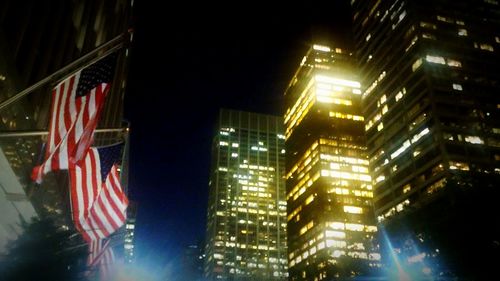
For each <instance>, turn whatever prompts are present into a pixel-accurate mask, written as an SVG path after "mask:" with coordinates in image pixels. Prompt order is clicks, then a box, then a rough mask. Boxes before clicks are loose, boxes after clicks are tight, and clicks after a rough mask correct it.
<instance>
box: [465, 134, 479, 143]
mask: <svg viewBox="0 0 500 281" xmlns="http://www.w3.org/2000/svg"><path fill="white" fill-rule="evenodd" d="M465 141H466V142H468V143H473V144H484V140H483V139H482V138H480V137H478V136H466V137H465Z"/></svg>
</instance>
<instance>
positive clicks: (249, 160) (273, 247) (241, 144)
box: [204, 109, 287, 281]
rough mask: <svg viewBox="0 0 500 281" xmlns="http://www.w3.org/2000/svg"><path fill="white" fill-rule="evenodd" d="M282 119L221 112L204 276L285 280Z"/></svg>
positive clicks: (212, 173) (209, 208) (255, 114)
mask: <svg viewBox="0 0 500 281" xmlns="http://www.w3.org/2000/svg"><path fill="white" fill-rule="evenodd" d="M284 138H285V137H284V135H283V121H282V118H279V117H275V116H270V115H263V114H257V113H249V112H240V111H233V110H225V109H223V110H221V111H220V113H219V120H218V124H217V127H216V135H215V137H214V141H213V146H212V168H211V173H210V182H209V189H210V190H209V200H208V217H207V237H206V246H205V255H206V256H205V269H204V274H205V277H206V278H207V279H208V280H249V281H250V280H257V281H259V280H262V281H264V280H286V279H287V262H286V252H287V251H286V249H287V247H286V201H285V182H284V179H283V177H284V169H285V166H284V161H285V150H284Z"/></svg>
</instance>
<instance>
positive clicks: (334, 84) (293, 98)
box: [285, 45, 380, 280]
mask: <svg viewBox="0 0 500 281" xmlns="http://www.w3.org/2000/svg"><path fill="white" fill-rule="evenodd" d="M285 99H286V113H285V128H286V131H285V137H286V142H285V146H286V150H287V161H286V186H287V195H286V199H287V205H288V207H287V208H288V217H287V220H288V252H289V254H288V261H289V267H290V268H289V273H290V280H332V279H333V278H346V277H352V276H356V275H360V274H366V273H367V272H368V271H370V270H371V269H373V268H377V267H378V266H379V260H380V254H379V253H378V250H377V243H376V242H375V239H374V236H375V234H376V232H377V227H376V226H375V220H374V215H373V210H372V202H371V200H372V197H373V190H372V180H371V177H370V174H369V173H368V158H367V155H366V147H365V139H364V127H363V126H364V125H363V120H364V118H363V116H362V114H361V107H360V106H361V104H360V101H361V85H360V83H359V82H358V81H357V78H356V76H355V75H354V72H353V60H352V56H351V54H350V53H349V52H347V51H346V50H345V49H341V48H330V47H327V46H322V45H313V46H312V47H311V48H310V49H309V51H308V52H307V54H306V55H305V56H304V58H303V60H302V62H301V64H300V67H299V68H298V70H297V72H296V73H295V75H294V77H293V78H292V80H291V82H290V84H289V86H288V88H287V90H286V92H285Z"/></svg>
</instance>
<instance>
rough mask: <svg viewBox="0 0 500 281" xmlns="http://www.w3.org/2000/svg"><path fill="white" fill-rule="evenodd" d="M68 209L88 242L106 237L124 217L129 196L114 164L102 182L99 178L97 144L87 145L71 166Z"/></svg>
mask: <svg viewBox="0 0 500 281" xmlns="http://www.w3.org/2000/svg"><path fill="white" fill-rule="evenodd" d="M69 171H70V183H71V209H72V212H73V222H74V223H75V226H76V228H77V229H78V230H79V231H80V232H81V233H82V235H83V238H84V239H85V240H86V241H88V242H90V241H94V240H99V239H103V238H106V237H108V236H109V235H111V234H112V233H113V232H115V231H116V230H117V229H119V228H120V227H121V226H122V225H123V224H124V223H125V220H126V218H127V215H126V211H127V206H128V199H127V196H126V194H125V192H123V189H122V187H121V183H120V176H119V174H118V170H117V167H116V165H113V167H112V168H111V170H110V172H109V173H108V176H107V177H106V181H105V182H101V167H100V159H99V153H98V150H97V148H91V149H89V151H88V153H87V156H86V157H85V159H84V161H81V162H80V165H74V167H72V168H70V170H69Z"/></svg>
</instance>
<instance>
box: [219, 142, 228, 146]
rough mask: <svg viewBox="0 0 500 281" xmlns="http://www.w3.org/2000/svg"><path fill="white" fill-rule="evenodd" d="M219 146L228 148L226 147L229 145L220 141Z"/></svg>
mask: <svg viewBox="0 0 500 281" xmlns="http://www.w3.org/2000/svg"><path fill="white" fill-rule="evenodd" d="M219 145H220V146H228V145H229V143H228V142H226V141H221V142H219Z"/></svg>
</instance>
